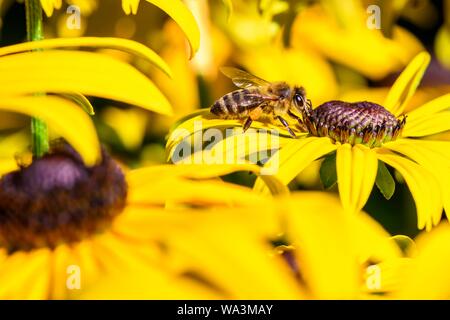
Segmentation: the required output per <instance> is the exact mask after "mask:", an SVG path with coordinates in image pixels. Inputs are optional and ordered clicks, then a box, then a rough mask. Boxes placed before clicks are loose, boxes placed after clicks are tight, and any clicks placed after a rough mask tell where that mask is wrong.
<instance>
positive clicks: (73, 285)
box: [0, 108, 283, 299]
mask: <svg viewBox="0 0 450 320" xmlns="http://www.w3.org/2000/svg"><path fill="white" fill-rule="evenodd" d="M74 110H79V109H78V108H75V109H74ZM80 112H81V111H80ZM72 115H73V114H70V113H69V114H68V115H67V116H68V117H71V116H72ZM66 120H67V119H66ZM88 120H89V119H88ZM52 124H53V122H49V126H50V128H52V127H53V126H52ZM198 169H200V168H199V167H198V166H197V167H196V166H167V165H166V166H156V167H150V168H143V169H138V170H135V171H130V172H128V173H126V174H125V173H124V172H123V170H122V169H121V168H120V167H119V165H118V164H117V163H116V162H115V161H114V160H113V159H112V158H111V157H110V156H109V155H108V154H107V153H106V152H105V151H103V152H102V157H101V160H100V161H99V162H97V163H96V164H95V165H93V166H86V165H85V163H84V161H83V159H82V158H81V157H80V156H79V155H78V154H77V153H76V152H75V151H74V150H73V149H72V148H71V147H69V146H68V145H66V144H59V145H58V144H57V145H55V146H54V147H53V148H52V150H51V153H49V154H46V155H45V156H43V157H41V158H39V159H34V161H33V162H32V163H31V164H30V165H28V166H26V167H22V168H20V169H19V170H16V171H12V172H9V173H7V174H6V175H4V176H3V177H2V178H1V179H0V226H1V228H0V230H1V231H0V270H2V276H1V279H2V281H1V284H0V297H2V299H17V298H33V299H48V298H57V299H61V298H68V297H75V296H78V295H79V294H81V293H88V292H89V291H90V290H92V288H93V287H95V283H96V282H97V281H99V280H100V279H102V277H107V276H108V275H111V274H116V273H120V274H121V275H122V276H123V275H124V274H127V272H130V273H131V272H133V270H134V271H136V270H139V271H140V272H141V273H140V274H141V276H142V279H146V280H148V279H152V280H151V281H155V283H164V281H167V280H168V279H169V275H170V273H168V272H167V268H165V263H164V261H165V259H164V255H165V254H166V253H165V252H166V250H165V249H164V248H163V247H162V245H163V244H164V240H165V239H166V238H171V237H172V236H173V234H174V232H178V231H179V229H185V228H188V226H189V225H190V224H191V223H195V222H194V220H195V219H194V220H193V219H192V218H193V217H195V216H196V213H197V214H206V213H207V212H208V210H211V209H212V208H216V209H220V208H222V210H224V208H229V207H233V208H234V209H236V210H239V208H241V209H242V211H250V209H249V208H250V207H251V208H256V209H258V210H262V209H263V208H264V203H266V200H264V199H265V198H264V197H262V196H258V195H257V194H255V193H254V192H252V191H251V190H250V189H248V188H244V187H240V186H237V185H232V184H229V183H225V182H222V181H218V180H215V179H214V178H216V177H218V176H221V175H224V174H228V173H231V172H233V171H236V170H245V171H254V172H255V173H258V172H259V170H260V168H258V167H257V166H251V165H241V166H211V167H209V168H208V169H207V170H201V171H200V170H198ZM266 181H268V183H269V186H270V188H271V189H272V190H273V191H275V190H277V189H283V188H282V185H281V184H280V183H278V182H277V181H276V180H275V179H273V178H270V177H267V178H266ZM174 188H175V189H174ZM174 190H176V192H173V191H174ZM196 210H197V211H196ZM241 221H248V222H247V223H250V221H249V219H248V218H247V217H243V219H242V220H241ZM263 221H264V222H263ZM273 221H274V220H272V221H270V222H269V221H267V220H264V219H262V220H260V223H261V225H264V228H262V227H261V228H260V230H262V229H264V230H265V229H266V228H267V226H269V225H275V224H274V223H273ZM256 229H258V228H256ZM135 275H136V274H135ZM186 282H189V281H186ZM183 283H184V282H183V281H180V282H179V283H177V286H176V287H174V288H173V289H172V290H171V291H170V293H171V294H177V292H185V294H186V296H187V294H190V295H191V297H192V296H196V294H195V292H200V291H198V290H197V291H196V289H195V288H196V287H198V285H197V284H195V283H193V284H188V283H187V284H186V285H183ZM120 287H122V289H123V290H126V289H127V286H126V285H125V283H124V285H123V286H122V285H120V286H119V287H117V286H115V288H114V290H118V291H122V289H120ZM183 288H184V291H183V290H182V289H183ZM186 288H190V289H189V290H188V291H186V290H187V289H186ZM166 290H167V287H166V286H161V287H159V289H158V288H154V287H153V286H152V287H151V292H152V294H153V295H154V297H159V298H161V297H163V296H164V295H165V296H166V297H168V295H167V294H168V292H167V291H166ZM180 294H181V293H180ZM175 296H176V295H175ZM175 296H172V298H173V297H175ZM198 297H203V298H211V297H214V295H212V294H210V295H201V296H198Z"/></svg>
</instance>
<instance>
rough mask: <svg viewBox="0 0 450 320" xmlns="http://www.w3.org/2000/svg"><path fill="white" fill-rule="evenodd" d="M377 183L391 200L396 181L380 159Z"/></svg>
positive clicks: (382, 192)
mask: <svg viewBox="0 0 450 320" xmlns="http://www.w3.org/2000/svg"><path fill="white" fill-rule="evenodd" d="M375 183H376V185H377V187H378V189H379V190H380V192H381V194H382V195H383V196H384V197H385V198H386V199H387V200H389V199H390V198H391V197H392V195H393V194H394V191H395V181H394V178H392V175H391V173H390V172H389V170H388V169H387V168H386V165H385V164H384V163H383V162H381V161H379V160H378V172H377V178H376V180H375Z"/></svg>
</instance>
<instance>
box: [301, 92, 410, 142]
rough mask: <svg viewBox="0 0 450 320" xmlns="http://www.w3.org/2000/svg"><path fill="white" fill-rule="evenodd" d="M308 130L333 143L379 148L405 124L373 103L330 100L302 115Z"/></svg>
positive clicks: (403, 119)
mask: <svg viewBox="0 0 450 320" xmlns="http://www.w3.org/2000/svg"><path fill="white" fill-rule="evenodd" d="M303 121H304V124H305V126H306V128H307V130H308V131H309V132H310V133H311V134H312V135H314V136H318V137H329V138H330V139H332V140H333V142H340V143H350V144H364V145H367V146H368V147H378V146H381V145H382V144H383V143H384V142H388V141H393V140H395V139H396V138H397V137H398V135H399V134H400V133H401V131H402V129H403V127H404V126H405V123H406V117H403V118H402V119H397V118H396V117H395V116H394V115H393V114H392V113H390V112H389V111H387V110H386V109H385V108H383V107H382V106H380V105H379V104H376V103H373V102H367V101H364V102H355V103H350V102H344V101H337V100H335V101H329V102H326V103H324V104H322V105H320V106H319V107H317V108H316V109H314V110H312V111H311V112H310V114H309V115H307V116H306V117H304V120H303Z"/></svg>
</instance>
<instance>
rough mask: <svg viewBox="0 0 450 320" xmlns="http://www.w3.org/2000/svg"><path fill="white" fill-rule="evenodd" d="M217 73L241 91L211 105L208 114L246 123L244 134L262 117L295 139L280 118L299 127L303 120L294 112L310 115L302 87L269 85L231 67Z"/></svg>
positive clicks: (277, 83) (309, 103)
mask: <svg viewBox="0 0 450 320" xmlns="http://www.w3.org/2000/svg"><path fill="white" fill-rule="evenodd" d="M220 70H221V72H222V73H223V74H224V75H225V76H227V77H228V78H230V79H231V80H232V81H233V83H234V84H235V85H236V86H237V87H239V88H240V89H238V90H235V91H233V92H230V93H227V94H226V95H224V96H223V97H221V98H219V99H218V100H217V101H216V102H215V103H214V104H213V105H212V107H211V113H213V114H215V115H217V116H219V117H221V118H223V119H242V120H244V119H245V122H244V125H243V129H244V132H245V131H246V130H247V129H248V128H249V127H250V125H251V124H252V121H253V120H257V119H259V118H260V117H263V116H264V117H267V118H269V119H270V120H271V121H274V120H278V121H280V122H281V124H282V125H283V126H284V127H285V128H286V129H287V131H288V132H289V134H290V135H291V136H293V137H294V138H295V137H296V136H295V133H294V132H293V131H292V130H291V128H290V127H289V124H288V122H287V121H286V120H285V119H284V118H283V117H285V116H286V115H287V116H289V117H291V118H293V119H295V120H297V121H299V123H300V125H302V120H301V119H300V118H299V117H298V116H297V115H296V114H295V113H294V112H293V111H297V112H300V114H302V115H308V114H310V112H311V110H312V109H311V101H310V100H309V99H306V92H305V89H304V88H303V87H296V86H294V87H291V86H289V85H288V84H287V83H286V82H268V81H266V80H263V79H261V78H259V77H257V76H255V75H252V74H250V73H247V72H245V71H242V70H239V69H236V68H232V67H223V68H221V69H220Z"/></svg>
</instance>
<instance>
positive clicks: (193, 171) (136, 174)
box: [127, 164, 287, 194]
mask: <svg viewBox="0 0 450 320" xmlns="http://www.w3.org/2000/svg"><path fill="white" fill-rule="evenodd" d="M237 171H250V172H253V173H255V174H257V175H259V174H260V172H261V168H260V167H258V166H257V165H253V164H235V165H233V164H223V165H201V164H189V165H188V164H179V165H165V166H154V167H148V168H142V169H138V170H133V171H131V172H129V173H128V174H127V180H128V184H129V185H130V188H136V187H139V186H142V185H144V184H146V183H148V181H152V179H153V178H154V177H155V176H156V177H158V178H159V179H160V180H162V179H163V178H173V177H184V178H190V179H210V178H215V177H219V176H224V175H227V174H229V173H232V172H237ZM261 179H263V181H264V182H265V183H266V185H267V187H268V188H269V190H270V191H271V192H272V193H273V194H279V193H286V192H287V189H286V187H285V186H284V185H283V184H282V183H281V182H280V181H279V180H278V179H277V178H276V177H273V176H270V175H261Z"/></svg>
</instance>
